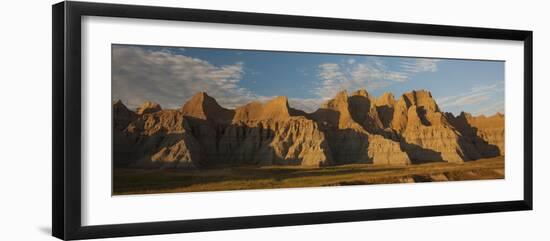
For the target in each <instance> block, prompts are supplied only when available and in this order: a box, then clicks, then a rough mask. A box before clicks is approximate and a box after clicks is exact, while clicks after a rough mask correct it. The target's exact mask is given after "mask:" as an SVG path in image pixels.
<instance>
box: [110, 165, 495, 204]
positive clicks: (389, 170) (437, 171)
mask: <svg viewBox="0 0 550 241" xmlns="http://www.w3.org/2000/svg"><path fill="white" fill-rule="evenodd" d="M502 178H504V157H495V158H489V159H481V160H476V161H470V162H465V163H457V164H455V163H441V162H439V163H427V164H418V165H409V166H380V165H369V164H352V165H343V166H333V167H323V168H311V167H296V166H271V167H239V168H224V169H207V170H142V169H115V170H114V171H113V195H126V194H147V193H173V192H200V191H219V190H243V189H268V188H292V187H320V186H343V185H364V184H388V183H413V182H438V181H462V180H483V179H502Z"/></svg>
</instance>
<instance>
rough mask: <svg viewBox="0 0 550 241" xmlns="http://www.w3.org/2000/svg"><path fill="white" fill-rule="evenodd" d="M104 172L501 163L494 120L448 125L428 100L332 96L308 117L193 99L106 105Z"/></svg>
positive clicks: (453, 120) (448, 117)
mask: <svg viewBox="0 0 550 241" xmlns="http://www.w3.org/2000/svg"><path fill="white" fill-rule="evenodd" d="M113 117H114V120H113V123H114V124H113V142H114V164H115V165H117V166H134V167H141V168H208V167H220V166H241V165H306V166H323V165H339V164H349V163H372V164H390V165H406V164H415V163H422V162H432V161H446V162H463V161H468V160H475V159H479V158H482V157H493V156H498V155H504V116H503V115H500V114H498V115H495V116H491V117H485V116H479V117H472V116H471V115H469V114H466V113H463V114H461V115H459V116H457V117H454V116H453V115H452V114H449V113H442V112H441V111H440V110H439V107H438V106H437V103H436V102H435V100H434V99H433V98H432V96H431V94H430V92H428V91H424V90H420V91H412V92H409V93H405V94H403V95H402V96H400V97H399V99H398V100H396V99H395V98H394V96H393V95H392V94H391V93H385V94H383V95H382V96H381V97H379V98H375V97H373V96H370V95H369V94H368V92H367V91H366V90H358V91H356V92H354V93H352V94H351V95H348V94H347V92H345V91H342V92H340V93H338V94H337V95H336V96H335V98H334V99H331V100H329V101H327V102H326V103H324V104H323V105H322V106H321V108H320V109H318V110H317V111H315V112H314V113H311V114H306V113H305V112H303V111H300V110H296V109H293V108H291V107H290V106H289V105H288V99H287V98H286V97H284V96H280V97H276V98H274V99H272V100H270V101H267V102H265V103H260V102H251V103H249V104H246V105H244V106H240V107H237V108H236V109H235V110H229V109H225V108H223V107H221V106H220V105H219V104H218V103H217V101H216V100H215V99H214V98H212V97H210V96H208V95H207V94H206V93H203V92H201V93H197V94H196V95H195V96H193V97H192V98H191V99H190V100H188V101H187V102H186V103H185V104H184V105H183V106H182V108H180V109H178V110H162V109H161V107H160V105H158V104H155V103H152V102H146V103H144V104H143V106H142V107H140V108H138V110H137V112H133V111H131V110H129V109H128V108H126V106H124V104H122V102H120V101H117V102H115V103H114V104H113Z"/></svg>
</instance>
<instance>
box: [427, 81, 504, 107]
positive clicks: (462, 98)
mask: <svg viewBox="0 0 550 241" xmlns="http://www.w3.org/2000/svg"><path fill="white" fill-rule="evenodd" d="M503 92H504V82H503V81H499V82H497V83H494V84H490V85H480V86H476V87H474V88H471V89H470V90H469V91H467V92H464V93H460V94H456V95H451V96H443V97H436V100H437V103H438V105H439V106H440V107H441V108H442V109H443V110H446V109H461V110H462V109H464V107H465V106H473V108H476V106H477V108H476V111H474V113H473V114H493V113H496V112H501V113H503V112H504V102H503V101H502V100H500V98H501V97H503V95H502V93H503ZM499 97H500V98H499Z"/></svg>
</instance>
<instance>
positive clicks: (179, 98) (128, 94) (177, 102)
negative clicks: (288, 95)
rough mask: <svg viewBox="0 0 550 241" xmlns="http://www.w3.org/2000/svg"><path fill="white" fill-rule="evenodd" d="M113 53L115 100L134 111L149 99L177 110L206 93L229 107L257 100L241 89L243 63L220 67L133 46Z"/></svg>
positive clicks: (177, 55)
mask: <svg viewBox="0 0 550 241" xmlns="http://www.w3.org/2000/svg"><path fill="white" fill-rule="evenodd" d="M112 51H113V55H112V56H113V57H112V82H113V98H114V99H121V100H123V101H124V102H125V103H126V104H127V105H128V106H129V107H132V108H135V107H137V106H139V105H141V104H142V103H143V102H144V101H146V100H152V101H155V102H158V103H161V104H162V105H163V107H164V108H177V107H179V106H181V105H182V104H183V102H184V101H185V100H187V99H189V98H190V97H191V96H192V95H194V94H195V93H197V92H199V91H206V92H207V93H208V94H209V95H212V96H214V97H216V99H217V100H218V101H219V102H220V104H222V105H224V106H227V107H234V106H236V105H240V104H242V103H245V102H247V101H250V100H252V99H257V96H255V95H254V93H252V92H251V91H249V90H247V89H246V88H242V87H240V86H239V82H240V81H241V78H242V75H243V74H244V63H242V62H237V63H234V64H231V65H221V66H216V65H213V64H211V63H209V62H208V61H204V60H201V59H197V58H191V57H187V56H184V55H181V54H175V53H173V52H172V51H165V50H162V49H161V50H147V49H144V48H140V47H133V46H114V47H113V50H112Z"/></svg>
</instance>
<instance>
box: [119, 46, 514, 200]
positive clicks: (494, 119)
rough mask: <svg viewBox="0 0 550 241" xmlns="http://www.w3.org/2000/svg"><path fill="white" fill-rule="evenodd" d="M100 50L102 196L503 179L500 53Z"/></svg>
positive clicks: (193, 48) (199, 49) (501, 64)
mask: <svg viewBox="0 0 550 241" xmlns="http://www.w3.org/2000/svg"><path fill="white" fill-rule="evenodd" d="M111 51H112V53H111V85H112V93H111V95H112V96H111V99H112V151H113V153H112V167H113V171H112V195H130V194H155V193H180V192H203V191H229V190H246V189H273V188H298V187H300V188H305V187H335V186H348V185H373V184H393V183H420V182H446V181H472V180H488V179H503V178H504V177H505V175H504V174H505V165H504V159H505V158H504V156H505V149H504V148H505V147H504V146H505V140H504V139H505V125H504V123H505V108H504V61H496V60H467V59H444V58H424V57H398V56H374V55H352V54H333V53H304V52H282V51H263V50H239V49H216V48H197V47H166V46H145V45H124V44H113V45H112V46H111ZM411 185H415V184H411Z"/></svg>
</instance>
